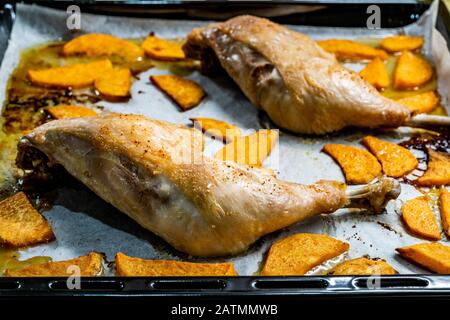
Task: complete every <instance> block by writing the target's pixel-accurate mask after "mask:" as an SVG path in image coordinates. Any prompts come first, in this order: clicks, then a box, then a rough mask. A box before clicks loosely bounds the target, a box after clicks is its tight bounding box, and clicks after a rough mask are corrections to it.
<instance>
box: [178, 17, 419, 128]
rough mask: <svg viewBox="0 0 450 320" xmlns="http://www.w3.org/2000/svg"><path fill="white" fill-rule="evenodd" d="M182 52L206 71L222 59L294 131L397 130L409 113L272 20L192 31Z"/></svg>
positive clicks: (234, 21) (258, 104) (238, 20)
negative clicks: (355, 128)
mask: <svg viewBox="0 0 450 320" xmlns="http://www.w3.org/2000/svg"><path fill="white" fill-rule="evenodd" d="M372 49H373V48H372ZM184 50H185V52H186V54H187V56H188V57H190V58H194V59H201V60H202V65H203V66H204V67H205V68H208V67H209V68H210V69H214V68H217V67H218V65H217V62H219V63H220V65H221V66H222V68H224V69H225V70H226V72H227V73H228V74H229V75H230V76H231V78H232V79H233V80H234V81H235V82H236V83H237V84H238V85H239V87H240V88H241V90H242V91H243V92H244V94H245V95H246V96H247V98H249V99H250V101H251V102H252V103H253V104H254V105H255V106H256V107H258V108H261V109H262V110H264V111H265V112H267V114H268V115H269V117H270V118H271V119H272V121H273V122H275V123H276V124H277V125H278V126H279V127H281V128H284V129H287V130H290V131H293V132H297V133H308V134H324V133H327V132H333V131H337V130H340V129H342V128H344V127H348V126H356V127H370V128H375V127H398V126H400V125H402V124H403V123H405V122H406V121H408V120H409V117H410V114H411V112H410V111H409V109H408V108H407V107H405V106H403V105H401V104H399V103H397V102H395V101H393V100H390V99H387V98H385V97H383V96H382V95H381V94H380V93H379V92H378V91H377V90H376V89H375V88H374V87H373V86H371V85H369V84H368V83H367V82H366V81H365V80H364V79H362V78H361V77H360V76H359V75H358V74H356V73H355V72H353V71H350V70H348V69H347V68H345V67H343V66H342V65H341V64H340V63H339V62H338V61H337V60H336V58H335V57H334V55H333V54H330V53H328V52H326V51H325V50H323V49H322V48H321V47H320V46H319V45H318V44H317V43H316V42H315V41H313V40H312V39H310V38H309V37H308V36H306V35H304V34H301V33H299V32H295V31H293V30H290V29H288V28H286V27H284V26H281V25H278V24H276V23H273V22H271V21H269V20H267V19H263V18H258V17H253V16H239V17H235V18H232V19H230V20H228V21H226V22H223V23H214V24H211V25H209V26H207V27H206V28H202V29H194V30H193V31H192V32H191V34H190V35H189V36H188V39H187V42H186V44H185V45H184ZM373 50H375V49H373ZM377 52H379V51H377Z"/></svg>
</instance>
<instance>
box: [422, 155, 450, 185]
mask: <svg viewBox="0 0 450 320" xmlns="http://www.w3.org/2000/svg"><path fill="white" fill-rule="evenodd" d="M427 152H428V168H427V171H425V173H424V174H423V175H422V176H420V177H419V178H418V179H416V180H415V181H414V183H415V184H416V185H418V186H422V187H432V186H445V185H448V184H450V155H449V154H447V153H443V152H438V151H434V150H433V149H430V148H428V149H427Z"/></svg>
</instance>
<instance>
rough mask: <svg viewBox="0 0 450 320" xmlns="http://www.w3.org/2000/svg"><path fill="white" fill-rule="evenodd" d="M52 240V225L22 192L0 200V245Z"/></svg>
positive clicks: (14, 245) (20, 244) (22, 245)
mask: <svg viewBox="0 0 450 320" xmlns="http://www.w3.org/2000/svg"><path fill="white" fill-rule="evenodd" d="M52 240H55V235H54V233H53V230H52V227H51V226H50V224H49V223H48V222H47V220H45V218H44V217H43V216H42V215H41V214H40V213H39V212H38V211H37V210H36V209H35V208H34V207H33V206H32V205H31V203H30V201H28V198H27V196H26V195H25V194H24V193H23V192H19V193H16V194H15V195H13V196H11V197H9V198H6V199H5V200H3V201H1V202H0V245H1V246H4V247H14V248H18V247H25V246H31V245H35V244H39V243H45V242H50V241H52Z"/></svg>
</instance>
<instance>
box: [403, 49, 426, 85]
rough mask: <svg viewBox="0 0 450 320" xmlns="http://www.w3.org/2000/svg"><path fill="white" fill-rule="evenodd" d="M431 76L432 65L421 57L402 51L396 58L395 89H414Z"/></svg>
mask: <svg viewBox="0 0 450 320" xmlns="http://www.w3.org/2000/svg"><path fill="white" fill-rule="evenodd" d="M431 78H433V67H432V66H431V65H430V64H429V63H428V62H427V61H426V60H425V59H423V58H422V57H419V56H418V55H416V54H414V53H412V52H410V51H403V52H402V54H401V55H400V57H399V58H398V60H397V64H396V66H395V71H394V87H395V88H396V89H414V88H417V87H420V86H421V85H424V84H425V83H427V82H428V81H430V80H431Z"/></svg>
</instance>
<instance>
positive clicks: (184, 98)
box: [150, 75, 205, 111]
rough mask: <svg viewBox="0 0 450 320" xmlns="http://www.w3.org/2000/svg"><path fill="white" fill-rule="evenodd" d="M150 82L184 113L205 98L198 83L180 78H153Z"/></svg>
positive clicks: (172, 76) (165, 76)
mask: <svg viewBox="0 0 450 320" xmlns="http://www.w3.org/2000/svg"><path fill="white" fill-rule="evenodd" d="M150 80H151V81H152V83H153V84H154V85H155V86H156V87H158V88H159V89H160V90H161V91H162V92H164V93H165V94H166V95H167V96H169V98H171V99H172V100H173V101H174V102H175V103H176V104H177V105H178V106H179V107H180V108H181V109H183V111H186V110H189V109H192V108H193V107H195V106H197V105H198V104H199V103H200V102H201V101H202V99H203V97H204V96H205V92H204V91H203V89H202V87H200V85H199V84H198V83H196V82H195V81H192V80H188V79H184V78H182V77H179V76H174V75H162V76H151V77H150Z"/></svg>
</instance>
